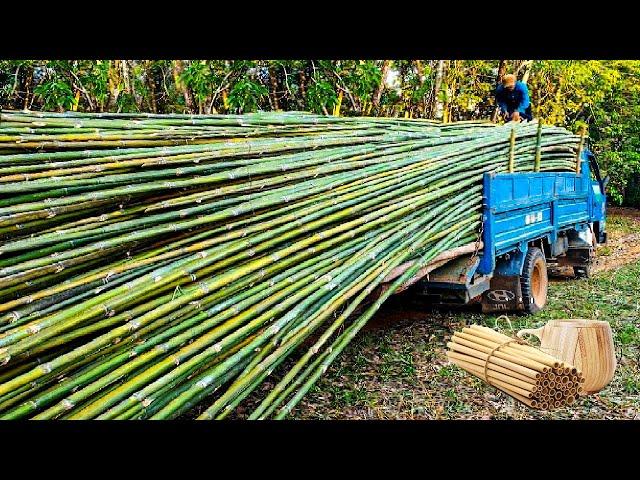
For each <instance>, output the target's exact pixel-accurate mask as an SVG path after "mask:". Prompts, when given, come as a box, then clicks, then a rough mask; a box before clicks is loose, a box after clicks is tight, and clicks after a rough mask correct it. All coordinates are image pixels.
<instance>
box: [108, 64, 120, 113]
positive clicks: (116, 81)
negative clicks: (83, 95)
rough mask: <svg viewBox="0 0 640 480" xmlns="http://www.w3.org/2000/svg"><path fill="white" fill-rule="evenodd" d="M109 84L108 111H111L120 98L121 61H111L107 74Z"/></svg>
mask: <svg viewBox="0 0 640 480" xmlns="http://www.w3.org/2000/svg"><path fill="white" fill-rule="evenodd" d="M107 78H108V82H109V99H108V101H107V111H108V112H109V111H111V110H112V109H113V107H115V105H116V104H117V102H118V97H119V96H120V92H121V89H120V83H121V79H120V60H113V61H109V71H108V73H107Z"/></svg>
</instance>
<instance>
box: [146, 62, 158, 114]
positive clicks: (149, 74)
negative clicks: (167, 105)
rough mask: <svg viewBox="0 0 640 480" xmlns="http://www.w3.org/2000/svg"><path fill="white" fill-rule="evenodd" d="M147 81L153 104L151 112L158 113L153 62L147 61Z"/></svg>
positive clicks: (150, 99)
mask: <svg viewBox="0 0 640 480" xmlns="http://www.w3.org/2000/svg"><path fill="white" fill-rule="evenodd" d="M144 69H145V79H146V81H147V86H148V87H149V101H150V104H151V111H152V112H153V113H158V105H157V103H156V81H155V80H156V79H155V78H154V76H153V61H152V60H147V61H146V62H145V64H144Z"/></svg>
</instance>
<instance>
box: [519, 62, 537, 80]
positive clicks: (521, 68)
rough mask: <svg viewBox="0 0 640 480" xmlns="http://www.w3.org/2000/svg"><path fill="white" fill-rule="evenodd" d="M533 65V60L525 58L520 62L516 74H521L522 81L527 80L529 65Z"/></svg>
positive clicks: (529, 71) (529, 70)
mask: <svg viewBox="0 0 640 480" xmlns="http://www.w3.org/2000/svg"><path fill="white" fill-rule="evenodd" d="M532 65H533V60H525V61H524V62H522V63H521V64H520V66H519V67H518V70H517V72H516V73H517V74H520V73H521V74H522V77H521V78H522V81H523V82H524V83H527V82H528V81H529V74H530V73H531V66H532Z"/></svg>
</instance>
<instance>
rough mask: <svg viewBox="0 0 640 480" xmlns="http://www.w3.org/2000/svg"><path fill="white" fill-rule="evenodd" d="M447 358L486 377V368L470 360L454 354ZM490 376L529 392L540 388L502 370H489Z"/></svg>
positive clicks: (492, 378)
mask: <svg viewBox="0 0 640 480" xmlns="http://www.w3.org/2000/svg"><path fill="white" fill-rule="evenodd" d="M447 358H449V359H450V360H451V362H452V363H455V364H456V365H459V366H463V367H465V368H466V369H467V370H469V371H473V372H475V373H476V374H478V375H479V376H482V377H484V368H481V367H479V366H477V365H475V364H473V363H470V362H466V361H464V360H463V359H460V358H455V357H452V356H449V355H447ZM488 377H489V378H491V382H493V381H494V380H496V379H497V380H500V381H502V382H504V383H506V384H510V385H512V386H513V387H518V388H521V389H522V390H526V391H528V392H532V393H535V392H536V391H537V390H538V387H537V386H536V385H535V383H528V382H523V381H522V380H519V379H517V378H514V377H511V376H510V375H505V374H503V373H500V372H496V371H493V370H489V371H488ZM485 380H486V378H485Z"/></svg>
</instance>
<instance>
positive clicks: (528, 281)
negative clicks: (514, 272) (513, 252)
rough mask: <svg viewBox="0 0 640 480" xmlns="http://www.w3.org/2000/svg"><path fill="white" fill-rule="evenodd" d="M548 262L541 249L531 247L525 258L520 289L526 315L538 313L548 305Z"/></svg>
mask: <svg viewBox="0 0 640 480" xmlns="http://www.w3.org/2000/svg"><path fill="white" fill-rule="evenodd" d="M548 286H549V278H548V276H547V261H546V260H545V258H544V253H542V251H541V250H540V249H539V248H536V247H531V248H529V250H528V251H527V255H526V256H525V258H524V266H523V267H522V275H520V287H521V288H522V302H523V303H524V311H525V313H536V312H539V311H540V310H542V309H543V308H544V306H545V305H546V304H547V288H548Z"/></svg>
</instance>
